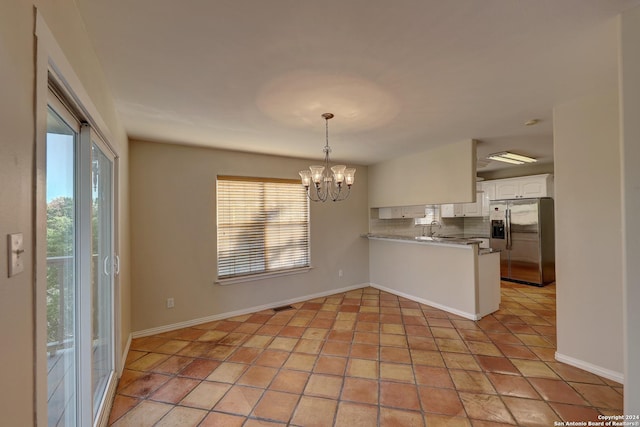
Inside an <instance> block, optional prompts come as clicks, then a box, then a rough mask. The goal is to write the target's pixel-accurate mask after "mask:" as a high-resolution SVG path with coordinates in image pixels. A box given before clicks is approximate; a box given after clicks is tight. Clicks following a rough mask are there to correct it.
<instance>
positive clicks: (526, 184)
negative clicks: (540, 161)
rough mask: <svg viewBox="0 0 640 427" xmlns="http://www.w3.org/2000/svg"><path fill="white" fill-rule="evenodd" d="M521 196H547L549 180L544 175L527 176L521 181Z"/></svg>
mask: <svg viewBox="0 0 640 427" xmlns="http://www.w3.org/2000/svg"><path fill="white" fill-rule="evenodd" d="M520 196H521V197H525V198H526V197H546V196H547V182H546V179H545V178H544V177H536V178H526V179H523V180H522V181H521V183H520Z"/></svg>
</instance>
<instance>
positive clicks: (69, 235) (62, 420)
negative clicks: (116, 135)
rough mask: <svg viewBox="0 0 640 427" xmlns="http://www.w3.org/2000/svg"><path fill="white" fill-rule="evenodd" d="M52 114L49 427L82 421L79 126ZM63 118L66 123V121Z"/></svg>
mask: <svg viewBox="0 0 640 427" xmlns="http://www.w3.org/2000/svg"><path fill="white" fill-rule="evenodd" d="M66 113H67V111H66V110H64V109H62V108H57V111H56V110H54V109H53V108H52V107H49V109H48V112H47V139H46V144H47V149H46V162H47V172H46V183H47V186H46V200H47V297H46V298H47V365H48V366H47V368H48V369H47V406H48V424H49V426H58V425H65V426H72V425H75V424H76V419H77V415H76V412H77V407H76V402H77V397H76V370H77V349H78V342H77V333H76V321H77V318H76V317H77V300H76V289H77V288H76V284H77V270H76V262H75V260H76V186H75V175H76V167H75V160H76V150H77V142H78V131H79V124H78V123H77V121H75V120H74V119H73V118H72V117H70V115H68V114H66ZM63 116H64V118H63Z"/></svg>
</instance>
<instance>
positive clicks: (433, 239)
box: [362, 233, 496, 255]
mask: <svg viewBox="0 0 640 427" xmlns="http://www.w3.org/2000/svg"><path fill="white" fill-rule="evenodd" d="M362 237H366V238H368V239H385V240H396V241H404V242H407V243H409V242H411V243H419V244H427V245H457V246H470V245H477V246H478V254H479V255H485V254H490V253H493V252H496V250H494V249H491V248H480V243H481V241H480V240H479V239H469V238H463V237H456V236H403V235H397V234H377V233H367V234H363V235H362Z"/></svg>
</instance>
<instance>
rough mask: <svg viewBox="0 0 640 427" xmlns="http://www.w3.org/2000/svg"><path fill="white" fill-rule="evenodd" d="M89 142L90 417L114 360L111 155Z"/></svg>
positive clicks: (112, 369) (109, 375) (95, 407)
mask: <svg viewBox="0 0 640 427" xmlns="http://www.w3.org/2000/svg"><path fill="white" fill-rule="evenodd" d="M107 153H108V151H106V150H103V149H102V148H101V144H99V143H98V142H95V141H92V143H91V182H92V190H91V200H92V206H91V258H92V262H91V267H92V274H91V285H92V286H91V290H92V301H91V306H92V313H91V317H92V322H93V331H92V343H93V347H92V351H91V354H92V359H91V368H92V369H91V370H92V375H91V378H92V381H91V388H92V392H93V417H94V418H95V417H96V415H97V411H98V409H99V408H100V403H101V402H102V398H103V396H104V394H105V391H106V388H107V384H108V382H109V379H110V377H111V374H112V373H113V371H114V363H113V362H114V361H113V356H114V354H113V273H114V272H113V266H114V265H115V263H114V255H113V220H112V218H113V158H112V157H110V156H109V155H108V154H107Z"/></svg>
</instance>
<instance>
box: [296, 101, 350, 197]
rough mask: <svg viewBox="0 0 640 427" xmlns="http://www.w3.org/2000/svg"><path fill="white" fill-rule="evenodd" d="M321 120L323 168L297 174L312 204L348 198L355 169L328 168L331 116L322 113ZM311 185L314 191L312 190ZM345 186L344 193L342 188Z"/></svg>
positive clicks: (312, 168) (310, 168)
mask: <svg viewBox="0 0 640 427" xmlns="http://www.w3.org/2000/svg"><path fill="white" fill-rule="evenodd" d="M322 118H324V120H325V130H326V139H325V145H324V148H323V149H322V151H323V152H324V166H322V165H312V166H309V170H306V169H305V170H302V171H300V172H299V174H300V178H301V179H302V185H303V186H304V188H305V190H306V191H307V196H308V197H309V200H311V201H313V202H326V201H327V200H329V199H330V200H331V201H334V202H341V201H342V200H345V199H346V198H347V197H349V193H351V186H352V185H353V182H354V181H355V176H354V175H355V174H356V170H355V168H347V167H346V166H345V165H336V166H333V167H332V168H329V153H330V152H331V147H329V119H332V118H333V114H331V113H324V114H323V115H322ZM312 184H313V187H314V189H312V188H311V187H312ZM345 185H346V186H347V190H346V192H345V191H344V186H345Z"/></svg>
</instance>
